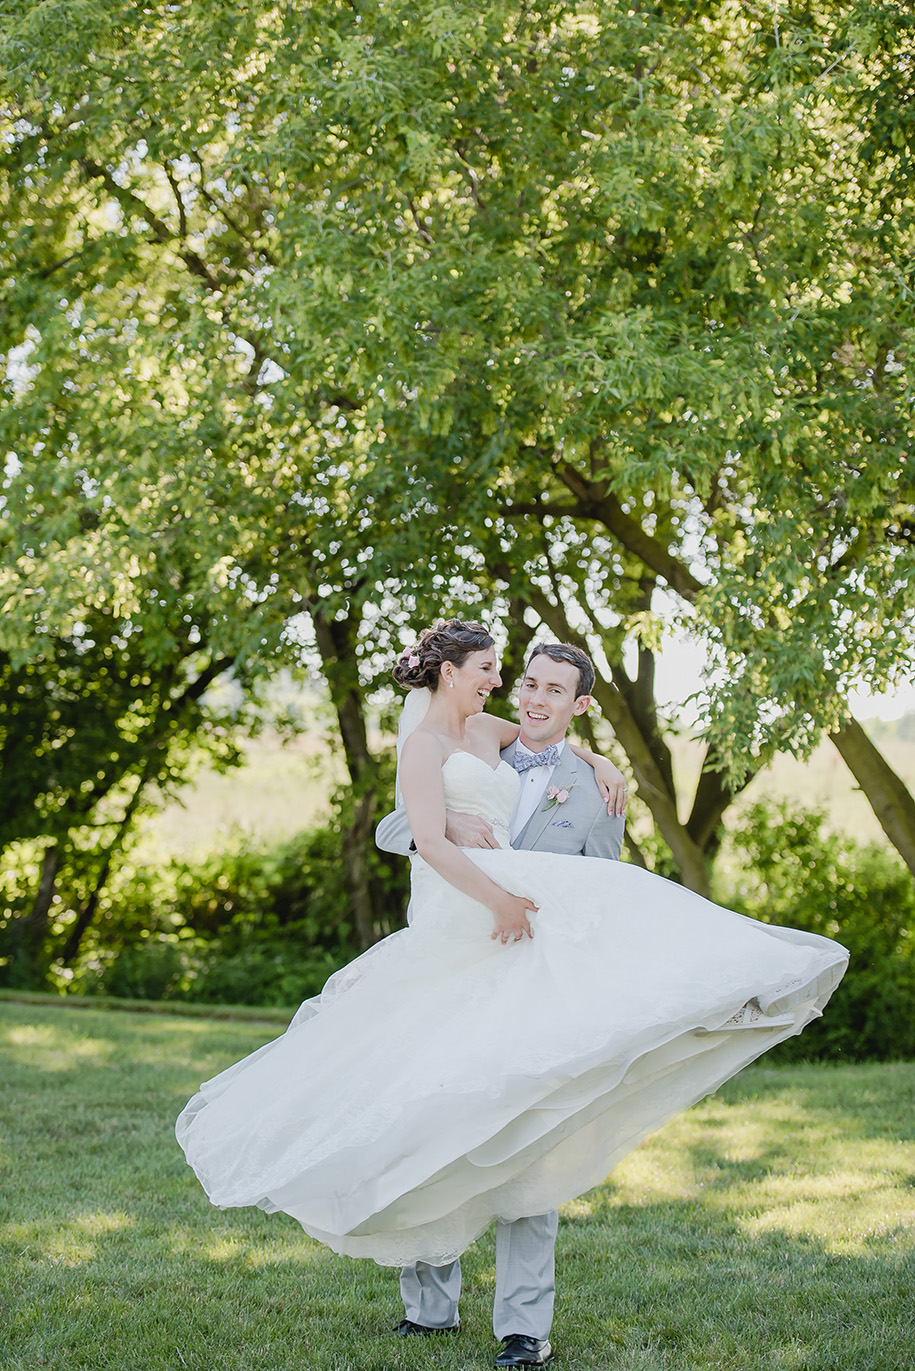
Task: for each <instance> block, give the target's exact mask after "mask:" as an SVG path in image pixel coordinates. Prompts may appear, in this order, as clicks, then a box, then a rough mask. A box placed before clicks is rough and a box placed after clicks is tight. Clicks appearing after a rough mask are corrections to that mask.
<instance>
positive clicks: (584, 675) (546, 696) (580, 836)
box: [375, 643, 627, 1367]
mask: <svg viewBox="0 0 915 1371" xmlns="http://www.w3.org/2000/svg"><path fill="white" fill-rule="evenodd" d="M593 685H594V667H593V665H592V663H591V660H590V658H589V657H588V656H587V655H586V654H585V653H584V652H582V651H581V649H580V648H577V647H573V646H572V645H571V644H570V643H558V644H552V643H542V644H540V645H538V646H537V647H535V648H534V650H533V652H532V653H531V655H530V657H529V659H528V662H527V666H526V667H525V671H524V675H523V677H522V679H521V685H520V688H519V694H518V708H519V722H520V724H521V734H520V736H519V738H518V739H517V741H516V742H514V743H512V745H511V746H510V747H507V748H506V749H505V751H504V752H503V753H502V757H503V760H505V761H506V762H509V763H510V765H512V766H513V767H514V768H515V770H516V771H518V772H519V774H520V777H521V787H520V793H519V796H518V801H517V804H516V805H515V810H514V814H513V815H512V824H511V843H512V847H515V848H522V849H533V850H535V851H537V852H560V853H564V854H566V855H571V856H578V855H583V856H585V857H606V858H607V859H608V860H610V861H617V860H618V859H619V855H620V849H621V847H622V842H623V828H624V823H625V820H624V818H623V810H624V808H625V803H626V796H627V791H626V787H625V785H624V783H623V779H622V777H620V781H619V786H618V789H617V793H616V794H615V795H611V800H612V801H613V804H612V809H613V811H614V812H613V817H610V815H608V812H607V810H608V805H607V802H606V801H605V800H603V799H602V798H601V794H600V791H599V789H598V786H597V782H596V780H595V779H594V773H593V771H592V770H591V768H590V767H589V766H588V764H587V763H586V762H583V761H581V760H580V759H579V758H578V757H576V756H575V754H574V753H573V752H572V751H571V749H570V748H568V747H566V746H565V735H566V731H567V729H568V727H569V725H570V723H571V722H572V720H573V719H574V718H575V716H576V715H578V714H584V712H585V711H586V709H587V708H588V706H589V705H590V703H591V689H592V687H593ZM445 832H446V836H447V837H448V838H449V839H450V840H451V842H453V843H456V844H457V846H458V847H497V846H498V843H497V842H496V839H495V836H494V834H493V831H492V828H491V827H490V826H489V824H488V823H487V822H486V820H485V819H481V818H478V817H477V816H476V815H472V814H456V813H454V812H453V811H450V810H449V811H448V822H447V827H446V830H445ZM375 841H376V843H377V844H378V846H379V847H380V848H382V849H383V850H384V851H386V852H400V853H403V854H404V855H406V854H407V853H408V852H409V851H410V848H411V846H412V844H411V837H410V829H409V825H408V823H407V817H406V814H405V812H404V811H403V810H402V809H398V810H395V811H394V813H393V814H388V815H386V816H385V818H383V819H382V820H381V823H380V824H379V825H378V828H377V830H376V833H375ZM558 1221H559V1216H558V1215H557V1213H556V1211H555V1210H553V1211H552V1212H551V1213H549V1214H536V1215H533V1216H532V1217H530V1218H525V1219H516V1220H515V1221H514V1222H513V1223H503V1222H501V1221H500V1222H499V1224H498V1226H497V1230H496V1294H495V1303H494V1306H493V1331H494V1333H495V1335H496V1337H497V1338H498V1339H500V1341H501V1342H502V1350H501V1352H499V1353H498V1354H497V1356H496V1360H495V1364H496V1366H497V1367H504V1366H545V1365H546V1363H547V1362H548V1361H550V1360H551V1358H552V1355H553V1353H552V1348H551V1347H550V1343H549V1340H548V1339H549V1332H550V1325H551V1324H552V1321H553V1300H554V1295H555V1281H554V1248H555V1244H556V1229H557V1226H558ZM400 1292H401V1295H402V1297H403V1302H404V1310H405V1313H406V1318H405V1319H403V1320H402V1322H401V1323H399V1324H398V1325H397V1328H396V1329H395V1330H394V1331H395V1332H396V1333H399V1334H400V1335H401V1337H410V1336H415V1335H423V1334H430V1333H440V1332H447V1331H450V1330H453V1329H456V1328H457V1327H458V1324H459V1322H460V1320H459V1318H458V1298H459V1296H460V1293H461V1264H460V1262H459V1261H454V1262H449V1263H448V1264H447V1265H446V1266H430V1265H429V1264H428V1263H427V1262H416V1263H415V1264H414V1265H413V1266H405V1267H404V1268H403V1271H402V1272H401V1276H400Z"/></svg>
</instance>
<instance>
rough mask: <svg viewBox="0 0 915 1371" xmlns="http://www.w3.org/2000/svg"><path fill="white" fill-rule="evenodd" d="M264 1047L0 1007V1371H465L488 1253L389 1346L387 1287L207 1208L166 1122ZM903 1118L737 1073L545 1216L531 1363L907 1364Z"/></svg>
mask: <svg viewBox="0 0 915 1371" xmlns="http://www.w3.org/2000/svg"><path fill="white" fill-rule="evenodd" d="M275 1031H277V1030H276V1029H275V1028H271V1027H269V1026H267V1025H263V1024H257V1023H252V1022H250V1021H247V1022H225V1021H222V1022H217V1021H211V1020H207V1019H203V1018H187V1017H177V1016H176V1017H171V1016H165V1015H155V1016H151V1015H142V1014H133V1013H125V1012H110V1011H107V1012H106V1011H96V1010H92V1009H79V1010H77V1009H73V1008H67V1007H65V1006H63V1005H62V1006H60V1007H44V1006H40V1005H35V1004H27V1005H23V1004H14V1003H3V1004H0V1038H2V1056H0V1062H2V1066H0V1071H2V1100H3V1105H2V1111H3V1134H2V1143H0V1145H2V1156H3V1169H4V1182H3V1186H2V1205H3V1214H2V1229H3V1259H2V1277H0V1288H2V1304H3V1317H2V1330H0V1348H2V1351H0V1365H3V1366H4V1367H7V1368H10V1371H35V1368H40V1367H53V1368H57V1369H59V1371H64V1369H65V1368H66V1371H70V1369H71V1368H73V1369H75V1368H84V1367H85V1368H93V1369H94V1368H106V1369H107V1368H112V1369H115V1368H116V1369H117V1371H146V1368H149V1369H150V1371H154V1369H155V1371H158V1368H169V1371H172V1369H174V1371H180V1368H183V1367H191V1368H195V1369H199V1371H204V1369H205V1371H249V1369H250V1371H255V1368H257V1369H258V1371H260V1369H262V1368H269V1371H310V1369H311V1368H315V1369H316V1371H356V1369H357V1368H359V1371H363V1369H364V1371H387V1368H391V1371H394V1369H395V1368H405V1371H407V1369H412V1368H426V1367H430V1366H431V1367H436V1368H441V1369H442V1371H459V1369H460V1371H463V1369H464V1368H472V1367H488V1366H491V1364H492V1356H493V1352H494V1350H495V1344H494V1342H493V1339H492V1335H491V1330H490V1314H491V1306H492V1289H493V1281H494V1245H493V1241H492V1236H491V1235H488V1236H487V1237H486V1238H484V1239H483V1240H481V1241H480V1242H479V1243H477V1244H476V1246H475V1247H474V1248H473V1249H472V1250H471V1251H470V1252H469V1253H468V1254H467V1257H466V1260H465V1263H464V1265H465V1299H464V1304H463V1310H462V1313H463V1327H462V1330H461V1333H460V1335H459V1336H458V1337H457V1338H453V1339H452V1338H447V1339H444V1338H443V1339H435V1340H434V1341H430V1340H422V1341H419V1340H410V1341H407V1342H403V1341H401V1340H399V1339H396V1338H394V1337H393V1336H392V1335H391V1334H390V1332H389V1331H388V1330H389V1329H390V1327H391V1325H392V1324H393V1323H394V1322H395V1321H396V1320H397V1319H398V1318H400V1317H401V1310H400V1307H399V1303H398V1297H397V1280H396V1273H395V1272H393V1271H389V1270H384V1269H382V1268H380V1267H376V1266H374V1265H373V1264H371V1263H368V1262H356V1261H348V1260H343V1259H341V1258H338V1257H335V1256H334V1255H333V1254H332V1253H330V1252H327V1251H325V1250H324V1249H323V1248H321V1247H318V1246H317V1245H316V1244H315V1243H313V1242H312V1241H311V1240H310V1239H309V1238H307V1237H306V1236H305V1234H304V1233H303V1232H302V1231H301V1230H300V1229H299V1228H298V1227H297V1225H296V1224H295V1223H294V1222H293V1221H292V1220H291V1219H288V1218H286V1217H285V1216H283V1215H275V1216H272V1217H268V1216H266V1215H264V1214H262V1213H260V1211H256V1210H246V1211H232V1212H227V1213H220V1212H219V1211H217V1210H214V1209H212V1208H211V1207H210V1205H209V1203H208V1201H207V1200H206V1198H205V1196H204V1195H203V1192H202V1191H201V1190H200V1188H199V1186H198V1185H197V1182H196V1181H195V1179H194V1177H193V1175H192V1173H191V1172H190V1170H189V1169H188V1168H187V1166H186V1165H185V1163H184V1159H183V1157H182V1155H181V1153H180V1151H179V1150H178V1147H177V1145H176V1143H175V1141H174V1137H173V1133H172V1124H173V1120H174V1117H175V1115H176V1114H177V1113H178V1111H179V1109H180V1108H181V1106H182V1105H183V1104H184V1102H185V1100H186V1099H187V1097H188V1096H189V1095H190V1094H191V1093H193V1091H194V1089H195V1088H196V1086H197V1084H198V1082H199V1081H200V1080H201V1079H203V1078H205V1077H207V1076H210V1075H212V1074H213V1073H214V1072H216V1071H217V1070H219V1069H220V1068H221V1067H223V1066H225V1065H226V1064H228V1063H229V1062H230V1061H232V1060H233V1059H235V1058H237V1057H239V1056H241V1055H242V1054H244V1053H245V1052H247V1051H249V1050H251V1049H252V1048H253V1047H255V1046H256V1045H258V1044H259V1043H260V1042H261V1041H263V1040H264V1039H265V1038H267V1037H269V1036H271V1034H272V1033H273V1032H275ZM913 1105H915V1065H911V1064H902V1065H890V1066H887V1065H880V1066H846V1067H831V1066H830V1067H826V1066H824V1067H821V1066H800V1067H785V1068H767V1067H766V1066H764V1065H763V1066H757V1067H754V1068H752V1069H751V1070H749V1071H747V1072H745V1073H744V1074H743V1075H742V1076H741V1077H740V1078H739V1079H738V1080H736V1081H733V1082H731V1083H730V1084H729V1085H728V1086H727V1087H726V1088H725V1089H724V1090H723V1091H721V1092H720V1093H719V1094H718V1095H716V1096H714V1097H713V1098H712V1099H710V1100H708V1101H706V1102H705V1103H704V1104H702V1105H699V1106H698V1107H696V1108H695V1109H693V1110H691V1111H690V1112H689V1113H688V1114H687V1115H685V1116H684V1117H683V1118H681V1119H679V1120H677V1121H675V1122H674V1123H673V1124H671V1125H669V1126H668V1127H667V1128H665V1129H664V1130H663V1131H662V1132H661V1133H659V1134H657V1135H656V1136H655V1137H654V1138H652V1139H650V1140H649V1141H648V1142H647V1143H646V1144H644V1145H643V1146H642V1147H640V1148H638V1149H637V1151H636V1152H635V1153H633V1154H632V1155H631V1156H630V1157H629V1158H627V1159H626V1161H625V1162H624V1163H623V1164H622V1165H621V1166H620V1167H618V1168H617V1170H616V1171H615V1172H614V1173H613V1176H612V1178H611V1179H610V1180H609V1181H608V1182H607V1183H606V1184H605V1185H604V1186H602V1187H600V1188H599V1189H598V1190H596V1191H593V1192H592V1193H591V1194H589V1195H588V1196H586V1197H585V1198H584V1199H582V1200H579V1201H577V1202H575V1203H574V1204H571V1205H569V1206H567V1208H566V1211H565V1214H564V1220H563V1223H562V1224H561V1226H560V1236H559V1245H558V1275H559V1298H558V1305H557V1317H556V1323H555V1325H554V1342H555V1345H556V1351H557V1366H558V1367H559V1368H564V1367H568V1368H571V1367H597V1368H608V1371H609V1368H619V1371H692V1369H693V1368H695V1369H696V1371H699V1368H702V1371H705V1369H706V1368H734V1371H789V1369H791V1368H804V1371H814V1368H816V1369H817V1371H819V1368H823V1371H826V1368H830V1371H833V1369H834V1368H835V1369H838V1368H841V1371H857V1369H858V1368H860V1369H861V1371H863V1369H864V1368H868V1369H870V1368H873V1371H893V1368H911V1367H912V1366H913V1363H915V1351H913V1348H915V1317H913V1305H912V1298H913V1289H915V1108H913Z"/></svg>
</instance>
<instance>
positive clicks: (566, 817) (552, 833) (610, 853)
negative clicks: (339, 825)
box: [375, 743, 626, 861]
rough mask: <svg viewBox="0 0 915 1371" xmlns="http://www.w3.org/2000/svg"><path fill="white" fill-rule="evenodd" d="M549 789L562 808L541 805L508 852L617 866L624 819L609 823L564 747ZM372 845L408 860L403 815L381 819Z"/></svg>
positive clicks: (506, 755)
mask: <svg viewBox="0 0 915 1371" xmlns="http://www.w3.org/2000/svg"><path fill="white" fill-rule="evenodd" d="M514 751H515V744H514V743H512V744H511V745H510V746H509V747H507V748H505V750H504V752H503V753H502V758H503V760H504V761H506V762H509V763H510V762H511V759H512V756H513V755H514ZM550 785H554V786H556V788H557V789H558V790H568V792H569V798H568V799H567V800H566V801H565V803H564V804H561V805H560V804H556V805H550V806H549V807H548V801H547V800H546V797H544V801H543V804H542V805H540V807H539V808H538V809H535V810H534V813H533V814H532V815H531V817H530V819H528V821H527V823H526V824H525V826H524V828H523V829H522V830H521V832H520V833H519V834H518V836H517V838H516V839H515V840H514V841H513V843H512V847H515V848H519V849H527V850H532V851H535V852H561V853H564V854H565V855H567V856H570V857H578V856H584V857H606V858H608V859H609V860H610V861H619V856H620V852H621V851H622V846H623V830H624V828H625V826H626V821H625V819H624V818H622V817H620V818H613V819H611V818H610V816H609V815H608V813H607V806H606V804H605V803H604V801H603V800H602V799H601V794H600V790H599V789H598V786H597V781H596V780H595V779H594V772H593V771H592V770H591V768H590V767H589V766H588V763H587V762H583V761H582V760H581V758H580V757H576V755H575V753H574V752H573V751H572V749H571V748H569V747H564V748H563V749H562V757H561V758H560V760H559V765H558V766H557V767H556V769H555V771H554V772H553V775H552V777H551V778H550ZM375 842H376V844H377V845H378V847H380V848H381V850H382V851H383V852H399V853H400V854H401V855H402V856H404V857H407V856H409V854H410V843H411V842H412V836H411V834H410V825H409V822H408V820H407V812H406V810H405V809H395V810H394V811H393V812H392V813H391V814H386V815H385V816H384V818H383V819H382V820H381V822H380V823H379V825H378V827H377V828H376V830H375Z"/></svg>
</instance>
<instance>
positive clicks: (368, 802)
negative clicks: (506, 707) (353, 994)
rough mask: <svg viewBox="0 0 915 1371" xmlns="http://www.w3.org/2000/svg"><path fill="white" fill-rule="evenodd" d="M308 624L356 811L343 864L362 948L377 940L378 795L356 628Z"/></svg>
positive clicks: (343, 622)
mask: <svg viewBox="0 0 915 1371" xmlns="http://www.w3.org/2000/svg"><path fill="white" fill-rule="evenodd" d="M311 619H312V623H313V624H314V627H315V639H316V642H317V645H318V651H319V652H320V654H321V663H322V666H323V668H324V674H325V676H326V678H327V684H328V688H329V689H330V695H331V700H332V701H333V705H334V709H335V711H336V715H337V722H338V724H339V726H340V737H341V740H342V742H343V754H344V756H345V758H346V766H347V770H348V771H349V774H350V780H351V781H352V785H353V791H354V795H355V812H354V814H353V818H352V820H351V822H350V824H349V827H348V829H347V831H346V834H345V836H344V840H343V863H344V877H345V880H346V884H347V888H348V890H349V895H350V901H351V905H352V911H353V922H354V924H355V927H356V937H357V938H358V940H359V946H360V947H361V948H363V949H365V948H367V947H371V946H372V944H373V943H375V942H377V941H378V929H379V926H380V922H381V919H380V913H381V912H380V911H377V910H376V909H375V904H374V899H373V896H372V887H371V883H370V881H369V877H368V863H367V855H368V848H369V844H370V843H371V842H372V832H373V828H374V821H375V799H376V793H377V792H376V786H375V759H374V757H373V756H372V754H371V752H370V751H369V745H368V732H367V729H366V725H365V715H364V713H363V710H362V696H361V694H360V691H359V678H358V672H357V668H356V652H355V627H356V625H355V623H354V620H353V618H352V617H347V618H346V619H328V618H327V617H326V616H325V615H324V614H322V613H321V611H320V610H317V609H313V610H312V611H311Z"/></svg>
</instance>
